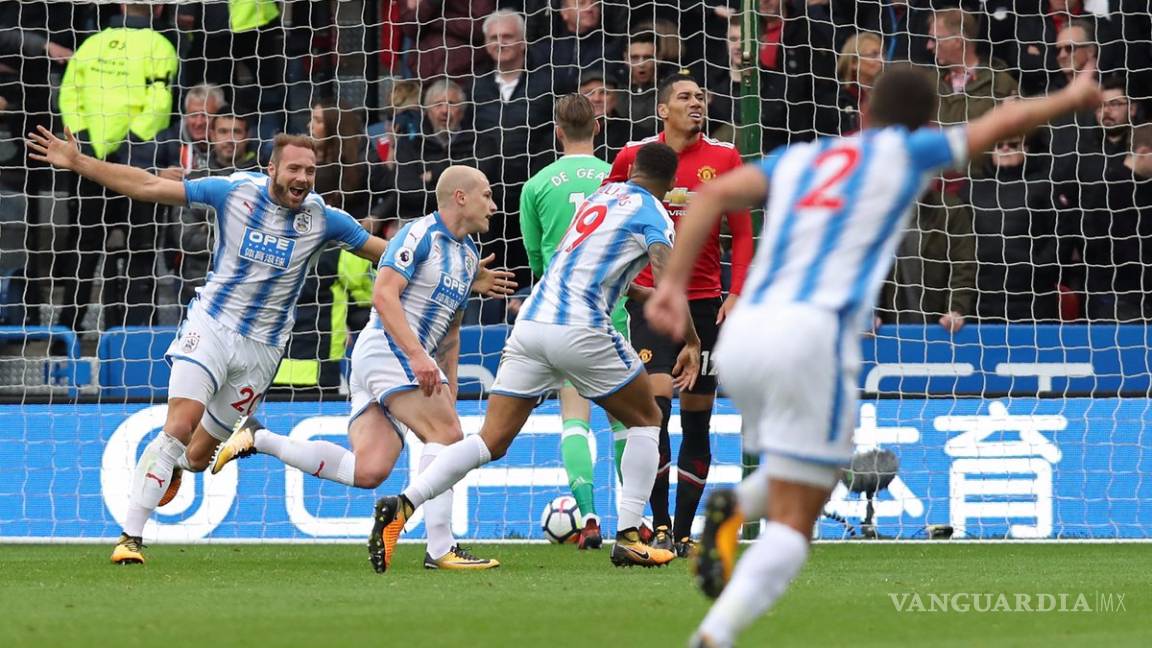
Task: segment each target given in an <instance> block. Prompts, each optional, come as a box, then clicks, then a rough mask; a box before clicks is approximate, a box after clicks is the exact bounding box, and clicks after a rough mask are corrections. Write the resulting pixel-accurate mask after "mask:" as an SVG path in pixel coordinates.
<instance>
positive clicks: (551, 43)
mask: <svg viewBox="0 0 1152 648" xmlns="http://www.w3.org/2000/svg"><path fill="white" fill-rule="evenodd" d="M613 33H616V30H615V29H612V28H607V29H593V30H591V31H589V32H586V33H585V34H584V35H583V36H577V35H576V34H573V33H571V32H568V31H566V30H564V28H563V26H561V27H559V28H558V29H557V30H556V31H555V32H554V35H553V37H552V38H546V39H544V40H542V41H539V42H536V43H533V44H531V45H529V46H528V69H530V70H532V69H540V68H542V67H546V66H548V65H551V66H552V76H553V91H554V92H555V94H556V96H561V95H565V94H568V93H569V92H576V90H578V89H579V84H580V73H581V72H582V71H584V70H588V69H592V70H596V71H603V69H604V68H605V67H609V68H610V69H611V66H609V65H608V63H609V62H617V61H621V60H623V57H624V40H623V39H622V38H620V37H619V36H613V35H611V34H613Z"/></svg>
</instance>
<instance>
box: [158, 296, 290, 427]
mask: <svg viewBox="0 0 1152 648" xmlns="http://www.w3.org/2000/svg"><path fill="white" fill-rule="evenodd" d="M283 355H284V350H283V349H282V348H280V347H275V346H271V345H268V344H263V343H261V342H257V341H255V340H251V339H248V338H246V337H243V336H241V335H240V334H239V333H237V332H235V331H233V330H232V329H230V328H228V327H226V326H224V325H223V324H221V323H219V322H217V321H216V320H214V319H212V318H211V317H210V316H208V315H207V314H206V313H203V312H201V311H200V309H197V308H192V309H189V311H188V318H187V319H185V320H184V321H183V322H182V323H181V324H180V328H179V330H178V331H177V332H176V339H175V340H173V341H172V344H171V345H169V347H168V350H167V351H166V352H165V353H164V358H165V359H166V360H168V362H169V363H170V364H171V365H172V375H171V377H170V378H169V380H168V398H188V399H191V400H194V401H199V402H201V403H203V404H204V406H205V414H204V418H203V419H202V420H201V424H202V425H203V426H204V429H206V430H207V431H208V433H209V434H211V435H212V436H214V437H216V438H217V439H219V440H221V441H223V440H226V439H227V438H228V437H229V436H230V435H231V434H232V426H234V425H235V424H236V421H237V420H239V418H240V417H241V416H247V415H250V414H252V413H254V412H255V411H256V408H257V407H258V406H259V404H260V401H261V400H263V398H264V392H265V391H266V390H267V389H268V386H269V385H270V384H272V379H273V378H274V377H275V376H276V369H277V367H279V366H280V358H281V356H283Z"/></svg>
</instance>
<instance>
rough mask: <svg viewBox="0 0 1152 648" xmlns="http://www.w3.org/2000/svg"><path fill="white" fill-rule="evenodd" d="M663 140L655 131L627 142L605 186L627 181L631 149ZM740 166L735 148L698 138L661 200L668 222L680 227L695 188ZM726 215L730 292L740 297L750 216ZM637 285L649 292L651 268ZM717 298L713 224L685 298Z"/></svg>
mask: <svg viewBox="0 0 1152 648" xmlns="http://www.w3.org/2000/svg"><path fill="white" fill-rule="evenodd" d="M663 141H664V133H660V134H659V135H657V136H655V137H649V138H647V139H644V140H641V141H639V142H629V143H628V145H627V146H625V147H624V149H623V150H622V151H620V153H619V154H618V155H617V156H616V161H615V162H614V163H613V164H612V172H611V173H610V174H609V175H608V179H607V180H605V182H626V181H627V180H628V175H629V173H630V172H631V170H632V163H633V162H634V161H635V160H636V151H637V150H639V149H640V147H641V146H643V145H645V144H648V143H649V142H663ZM743 163H744V162H743V160H741V159H740V152H739V151H737V150H736V147H735V146H732V145H731V144H727V143H725V142H719V141H716V140H714V139H711V138H709V137H704V136H703V135H701V136H700V139H698V140H697V141H696V143H695V144H691V145H689V146H688V147H687V148H685V149H684V150H683V151H680V164H679V166H678V167H677V168H676V186H675V188H673V189H672V191H670V192H668V195H666V196H664V207H665V209H667V210H668V215H669V216H671V217H672V222H673V223H675V224H676V226H677V227H679V226H680V217H681V216H683V215H684V211H685V210H686V209H687V208H688V201H689V200H691V198H692V193H693V190H695V189H696V187H698V186H699V185H700V184H701V183H704V182H708V181H709V180H711V179H713V178H715V177H716V176H718V175H720V174H721V173H724V172H726V171H731V170H732V169H735V168H736V167H738V166H740V165H741V164H743ZM726 217H727V219H728V230H729V231H730V232H731V233H732V294H734V295H739V294H740V290H741V288H743V287H744V277H745V275H747V274H748V264H749V263H751V262H752V253H753V248H754V244H753V241H752V214H751V213H750V212H749V211H748V210H747V209H745V210H741V211H738V212H733V213H729V214H727V215H726ZM636 283H637V284H639V285H641V286H647V287H649V288H651V287H652V286H653V282H652V268H651V267H647V268H644V270H643V271H642V272H641V273H640V276H638V277H637V278H636ZM720 295H721V289H720V223H719V221H717V223H716V227H715V228H714V229H713V230H712V236H711V237H710V238H709V239H708V242H707V243H705V244H704V249H703V250H701V251H700V256H699V257H697V259H696V266H695V267H694V268H693V269H692V279H691V280H690V281H689V283H688V299H710V298H715V297H719V296H720Z"/></svg>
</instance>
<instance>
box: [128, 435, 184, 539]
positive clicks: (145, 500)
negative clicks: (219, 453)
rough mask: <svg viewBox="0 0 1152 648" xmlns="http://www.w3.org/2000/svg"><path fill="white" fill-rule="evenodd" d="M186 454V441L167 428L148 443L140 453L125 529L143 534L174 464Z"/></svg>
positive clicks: (170, 477) (129, 533) (138, 534)
mask: <svg viewBox="0 0 1152 648" xmlns="http://www.w3.org/2000/svg"><path fill="white" fill-rule="evenodd" d="M183 455H184V444H183V443H180V442H179V441H177V440H176V439H174V438H172V437H170V436H168V435H167V434H166V433H164V432H160V434H157V435H156V438H155V439H152V441H151V442H150V443H149V444H148V447H146V448H144V454H143V455H141V456H140V461H139V462H138V463H137V464H136V470H135V472H133V474H132V490H131V491H129V495H128V517H127V519H126V520H125V521H124V533H127V534H128V535H130V536H140V535H143V533H144V525H145V524H146V523H147V522H148V518H149V517H151V516H152V512H153V511H155V510H156V505H157V504H159V503H160V498H161V497H163V496H164V491H165V490H167V489H168V480H170V479H172V468H174V467H175V466H176V462H177V461H178V460H179V459H180V457H182V456H183Z"/></svg>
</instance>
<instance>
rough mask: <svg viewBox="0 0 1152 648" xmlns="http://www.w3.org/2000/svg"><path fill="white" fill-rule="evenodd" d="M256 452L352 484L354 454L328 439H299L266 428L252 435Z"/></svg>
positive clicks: (303, 469)
mask: <svg viewBox="0 0 1152 648" xmlns="http://www.w3.org/2000/svg"><path fill="white" fill-rule="evenodd" d="M253 439H254V445H255V446H256V451H257V452H260V453H263V454H267V455H272V456H273V457H276V458H277V459H279V460H280V461H283V462H284V463H286V464H288V465H289V466H292V467H293V468H298V469H299V470H301V471H302V472H306V473H308V474H309V475H312V476H313V477H319V478H321V479H327V480H329V481H334V482H338V483H341V484H344V485H346V486H352V485H353V483H352V482H353V480H354V478H355V476H356V455H354V454H352V451H351V450H348V449H347V448H344V447H342V446H338V445H336V444H335V443H332V442H331V441H299V440H297V439H293V438H291V437H286V436H282V435H279V434H276V433H274V432H269V431H268V430H256V433H255V434H254V435H253Z"/></svg>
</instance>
